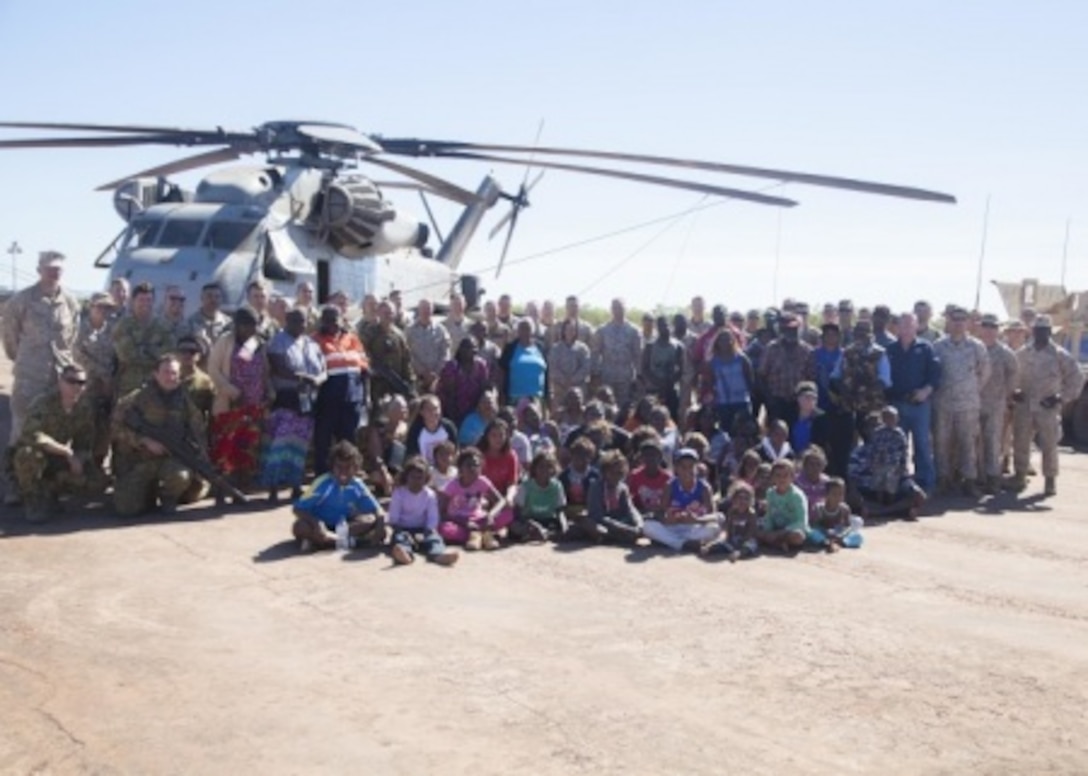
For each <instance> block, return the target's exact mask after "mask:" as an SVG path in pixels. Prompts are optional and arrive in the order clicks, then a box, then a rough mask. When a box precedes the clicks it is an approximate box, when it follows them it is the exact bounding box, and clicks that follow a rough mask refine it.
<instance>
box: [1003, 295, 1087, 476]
mask: <svg viewBox="0 0 1088 776" xmlns="http://www.w3.org/2000/svg"><path fill="white" fill-rule="evenodd" d="M1031 335H1032V342H1030V343H1029V344H1027V345H1025V346H1024V347H1022V348H1020V350H1018V351H1016V360H1017V362H1018V363H1019V365H1020V383H1019V385H1018V386H1017V390H1016V391H1015V392H1014V393H1013V401H1014V402H1015V409H1014V410H1013V412H1014V415H1013V461H1014V464H1013V465H1014V467H1015V472H1016V473H1015V475H1014V477H1013V480H1012V483H1011V484H1012V487H1013V488H1014V489H1015V490H1023V488H1024V481H1025V478H1026V476H1027V473H1028V463H1029V462H1030V458H1031V443H1032V441H1033V439H1034V440H1035V441H1037V442H1038V444H1039V449H1040V450H1041V451H1042V453H1043V477H1044V478H1045V484H1044V486H1043V492H1044V493H1045V494H1046V495H1047V496H1053V495H1054V494H1056V493H1057V482H1056V480H1057V477H1058V440H1059V439H1060V437H1061V423H1062V417H1061V412H1062V404H1063V403H1064V402H1067V401H1074V400H1075V399H1077V397H1079V396H1080V392H1081V388H1083V387H1084V377H1083V376H1082V375H1081V373H1080V369H1079V368H1078V367H1077V362H1076V360H1075V359H1074V358H1073V357H1072V356H1071V355H1069V351H1067V350H1066V349H1065V348H1062V347H1059V346H1058V345H1056V344H1055V343H1054V342H1052V341H1051V339H1050V337H1051V323H1050V316H1049V315H1040V316H1037V317H1036V318H1035V320H1034V321H1032V328H1031Z"/></svg>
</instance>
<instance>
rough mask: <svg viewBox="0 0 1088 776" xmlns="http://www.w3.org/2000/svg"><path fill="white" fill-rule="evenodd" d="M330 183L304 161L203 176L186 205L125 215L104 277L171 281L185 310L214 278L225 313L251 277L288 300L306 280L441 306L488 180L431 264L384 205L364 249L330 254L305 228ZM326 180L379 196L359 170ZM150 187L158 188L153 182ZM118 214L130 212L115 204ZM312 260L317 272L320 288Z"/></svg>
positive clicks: (321, 233)
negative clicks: (120, 236) (393, 293)
mask: <svg viewBox="0 0 1088 776" xmlns="http://www.w3.org/2000/svg"><path fill="white" fill-rule="evenodd" d="M331 179H333V176H332V174H331V173H330V172H329V171H326V170H317V169H312V168H306V167H287V166H280V165H265V166H260V165H237V166H232V167H229V168H226V169H222V170H216V171H214V172H212V173H210V174H209V175H207V176H205V177H204V179H203V180H202V181H201V182H200V184H199V185H198V186H197V189H196V192H195V194H194V195H191V196H190V195H187V194H186V196H188V197H189V198H190V199H191V201H185V202H169V203H162V204H156V205H151V206H150V207H147V208H145V209H143V210H142V211H137V212H135V213H134V214H133V215H132V216H131V221H130V223H129V228H128V232H127V233H126V234H125V235H124V237H123V239H122V240H121V241H120V246H121V247H120V248H119V250H118V252H117V255H116V256H115V258H114V260H113V262H112V264H110V266H109V280H110V281H112V280H113V279H114V278H118V277H123V278H126V279H127V280H128V281H129V282H130V283H131V284H133V285H135V284H137V283H140V282H144V281H146V282H150V283H152V284H153V285H154V286H155V288H156V290H157V291H158V292H159V293H160V295H161V292H162V289H164V288H165V287H166V286H168V285H175V286H178V287H180V288H181V289H182V291H183V292H184V294H185V296H186V297H187V300H188V301H187V302H186V313H187V314H188V313H191V312H193V311H195V310H196V308H197V305H198V304H199V297H200V289H201V287H202V286H203V285H205V284H206V283H210V282H215V283H218V284H219V286H220V287H221V288H222V289H223V304H224V307H225V308H227V309H232V308H234V307H237V306H238V305H239V304H241V303H242V302H243V301H244V299H245V290H246V287H247V286H248V285H249V284H250V283H251V282H253V281H255V280H261V281H264V282H265V283H266V284H267V285H269V286H270V287H271V289H272V291H273V293H276V294H280V295H282V296H284V297H286V298H288V299H293V298H294V296H295V293H296V289H297V286H298V284H299V283H301V282H303V281H309V282H310V283H313V284H314V286H315V288H317V289H318V291H319V296H320V297H321V298H326V297H327V296H328V294H330V293H332V292H335V291H343V292H344V293H346V294H348V296H349V297H350V298H351V299H353V300H359V299H361V298H362V297H363V296H364V295H365V294H368V293H373V294H376V295H378V296H384V295H388V294H389V292H390V291H392V290H400V291H401V292H402V296H403V299H404V303H405V304H406V305H413V304H415V303H416V302H417V301H418V300H420V299H423V298H427V299H430V300H431V301H433V302H435V303H436V304H438V305H445V304H446V303H447V302H448V299H449V294H450V291H451V290H452V289H453V287H454V286H455V285H456V283H457V282H458V275H457V273H456V271H455V269H456V267H457V265H458V264H459V263H460V259H461V257H462V255H463V254H464V252H465V250H466V249H467V247H468V243H469V241H470V239H471V237H472V235H473V233H474V232H475V231H476V229H477V228H478V227H479V224H480V221H481V219H482V218H483V215H484V213H485V212H486V211H487V210H488V209H489V208H490V207H491V206H492V205H493V204H495V202H496V201H497V200H498V198H499V193H500V189H499V186H498V184H497V183H496V181H495V180H494V179H493V178H492V177H491V176H485V178H484V180H483V182H482V183H481V184H480V187H479V189H478V191H477V193H478V194H479V200H478V201H477V202H475V203H473V204H470V205H468V206H466V208H465V210H464V211H463V212H462V215H461V217H460V218H459V220H458V222H457V224H456V225H455V227H454V229H453V230H451V232H450V234H449V235H448V236H447V239H446V241H445V243H444V244H443V246H442V248H441V250H440V252H439V255H438V259H437V260H436V259H430V258H426V257H424V256H423V255H422V253H421V252H420V251H419V250H418V249H417V248H416V247H414V246H413V245H412V242H413V241H414V240H416V239H417V237H418V235H419V233H420V229H419V225H418V222H417V221H416V220H415V219H414V218H412V217H411V216H408V215H406V214H404V213H402V212H401V211H399V210H397V209H395V208H394V207H393V206H392V205H391V204H389V203H387V202H384V201H381V206H382V209H383V212H382V213H381V215H380V216H375V218H374V219H373V221H372V222H369V223H368V224H367V226H368V227H372V228H373V231H372V233H371V235H372V237H371V240H372V245H371V246H370V248H367V249H363V250H355V251H351V254H352V255H345V253H344V252H338V251H336V250H333V248H332V247H330V244H329V242H330V241H329V240H328V239H327V231H325V230H322V229H321V228H320V227H315V222H317V221H318V219H319V217H320V214H319V213H315V212H314V206H315V202H316V201H317V197H316V196H315V195H317V194H318V193H319V192H321V191H322V189H323V187H324V186H326V185H327V184H328V182H329V181H330V180H331ZM335 181H336V183H337V184H338V185H340V184H342V183H343V182H347V184H349V186H354V188H355V190H356V192H358V193H359V196H361V197H362V198H363V201H364V203H365V204H366V205H367V206H371V205H373V203H374V202H375V196H377V197H380V191H379V189H378V188H377V187H376V186H375V185H374V184H373V183H372V182H370V181H369V180H368V179H366V178H364V177H363V176H361V175H357V174H354V173H349V174H344V173H340V174H338V175H336V176H335ZM153 183H154V185H156V186H158V188H159V189H160V190H161V189H162V186H161V184H160V183H159V182H158V181H153ZM126 191H128V189H126ZM136 194H137V195H138V194H139V192H138V191H137V192H136ZM127 196H130V197H131V196H132V194H129V195H127ZM138 199H139V196H136V197H135V198H134V200H133V201H135V200H138ZM115 204H117V203H115ZM118 212H119V213H127V212H131V209H129V208H127V207H125V208H122V207H120V206H119V207H118ZM382 219H384V220H382ZM149 227H150V228H149ZM333 228H335V227H333ZM353 228H355V229H358V228H359V223H358V222H356V223H355V225H354V227H353ZM242 233H247V234H245V239H243V240H241V241H240V242H239V243H238V244H237V245H234V244H232V242H233V240H234V239H235V238H237V237H238V236H239V235H240V234H242ZM323 238H325V239H323ZM353 247H354V246H353ZM319 265H324V266H325V268H326V269H327V272H325V273H324V274H325V278H326V282H325V283H324V284H322V283H321V282H320V281H321V280H322V278H321V275H320V274H319V272H318V267H319Z"/></svg>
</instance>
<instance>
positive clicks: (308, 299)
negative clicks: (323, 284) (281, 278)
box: [293, 280, 321, 334]
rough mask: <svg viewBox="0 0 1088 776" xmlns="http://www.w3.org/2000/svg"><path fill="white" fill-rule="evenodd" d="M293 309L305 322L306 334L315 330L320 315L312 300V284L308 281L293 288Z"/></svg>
mask: <svg viewBox="0 0 1088 776" xmlns="http://www.w3.org/2000/svg"><path fill="white" fill-rule="evenodd" d="M293 309H295V310H298V311H300V312H301V313H302V318H303V320H305V321H306V333H307V334H309V333H311V332H313V331H316V330H317V323H318V318H320V316H321V313H320V312H319V311H318V309H317V304H316V302H315V300H314V284H313V283H311V282H310V281H309V280H304V281H302V282H301V283H299V284H298V286H297V287H296V288H295V304H294V308H293Z"/></svg>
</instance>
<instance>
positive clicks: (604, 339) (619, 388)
mask: <svg viewBox="0 0 1088 776" xmlns="http://www.w3.org/2000/svg"><path fill="white" fill-rule="evenodd" d="M626 315H627V307H626V305H625V304H624V303H623V300H622V299H613V300H612V320H610V321H609V322H608V323H606V324H605V325H604V326H602V327H601V328H599V329H598V330H597V332H596V334H595V335H594V344H593V348H592V352H593V370H592V371H593V376H594V378H596V379H597V380H598V381H600V383H601V384H602V385H606V386H608V387H609V388H610V389H612V393H613V395H614V396H615V397H616V401H617V402H618V403H619V405H620V407H621V408H622V407H626V406H629V405H630V404H631V402H632V400H633V399H634V397H635V388H636V383H637V380H638V367H639V362H640V361H641V358H642V337H641V336H640V335H639V333H638V327H636V326H635V325H634V324H633V323H630V322H629V321H628V320H627V318H626Z"/></svg>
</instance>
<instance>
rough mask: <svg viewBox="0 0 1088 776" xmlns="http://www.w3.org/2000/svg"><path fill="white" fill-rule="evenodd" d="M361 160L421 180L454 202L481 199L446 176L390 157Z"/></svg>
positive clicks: (469, 203)
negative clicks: (431, 172) (424, 170)
mask: <svg viewBox="0 0 1088 776" xmlns="http://www.w3.org/2000/svg"><path fill="white" fill-rule="evenodd" d="M360 161H363V162H367V163H368V164H374V165H377V166H378V167H384V168H385V169H387V170H392V171H393V172H397V173H400V174H401V175H403V176H404V177H406V178H411V179H412V180H416V181H419V182H420V183H422V184H424V185H425V186H427V187H428V188H429V189H431V190H433V191H434V193H435V194H438V195H439V196H441V197H445V198H446V199H452V200H453V201H454V202H460V203H461V204H462V205H473V204H475V203H477V202H480V201H481V200H480V198H479V197H478V196H476V195H475V194H474V193H472V192H471V191H469V190H468V189H463V188H461V187H460V186H458V185H457V184H456V183H452V182H450V181H448V180H446V179H445V178H439V177H438V176H436V175H431V174H430V173H427V172H423V171H422V170H417V169H415V168H414V167H407V166H405V165H403V164H398V163H396V162H391V161H389V160H388V159H379V158H378V157H376V156H362V157H360Z"/></svg>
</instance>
